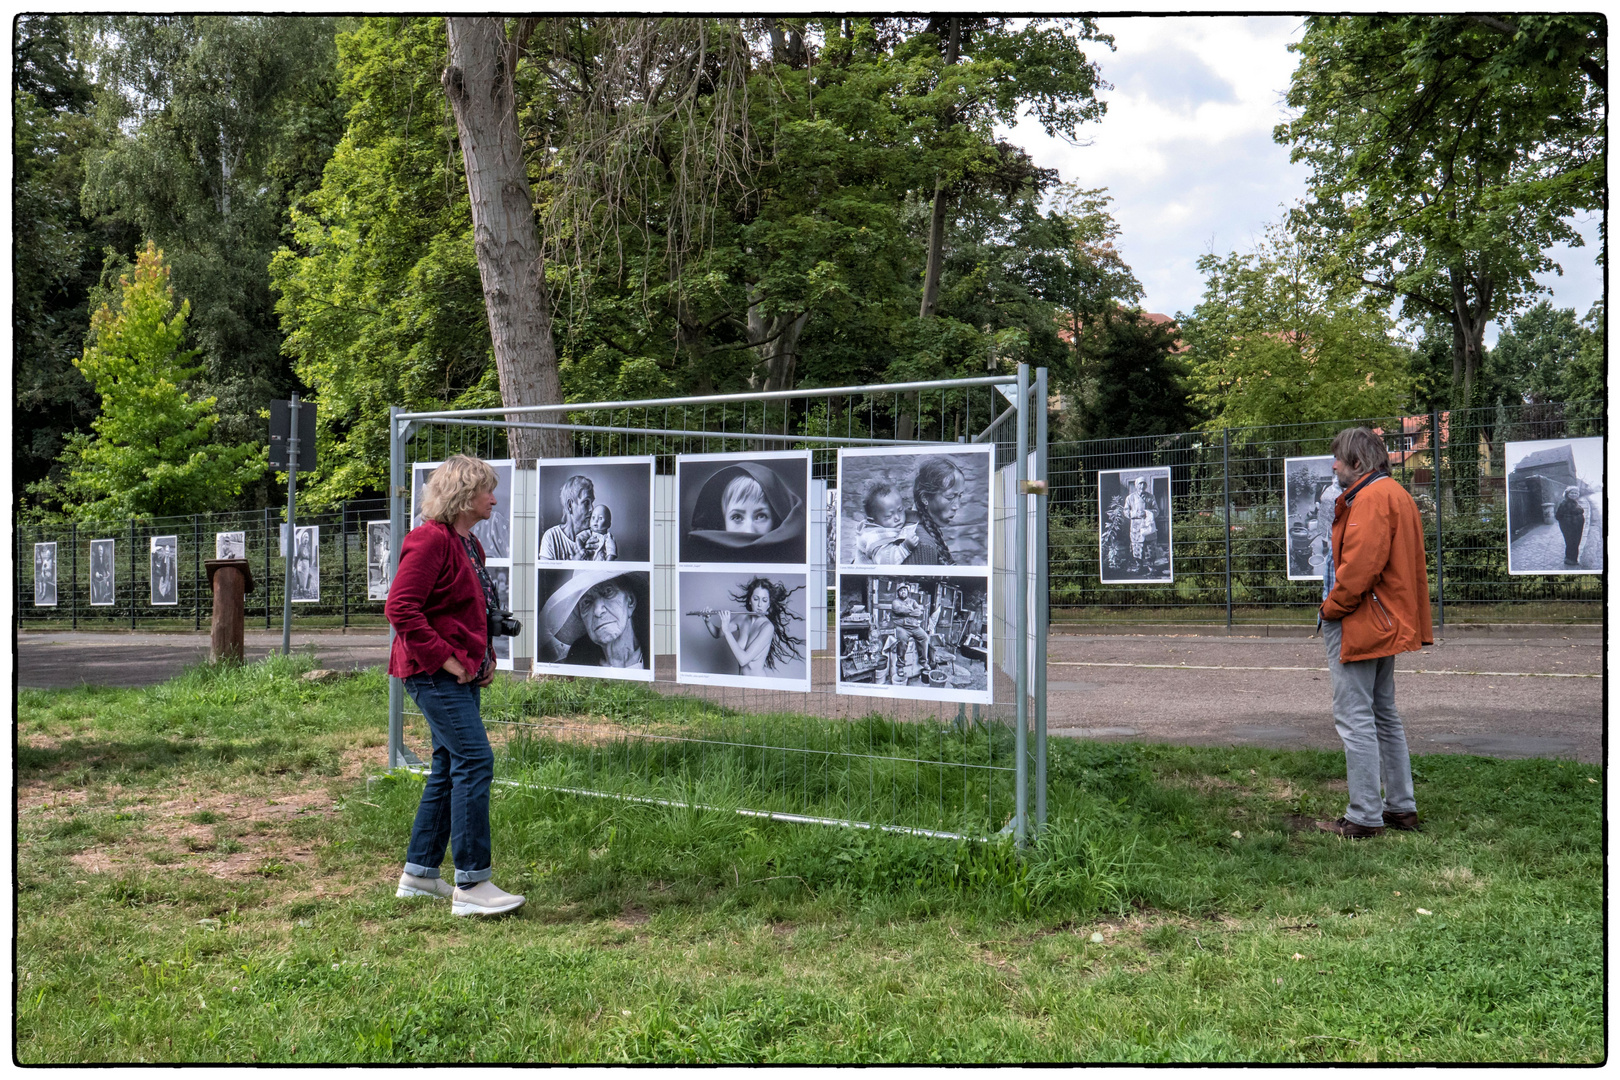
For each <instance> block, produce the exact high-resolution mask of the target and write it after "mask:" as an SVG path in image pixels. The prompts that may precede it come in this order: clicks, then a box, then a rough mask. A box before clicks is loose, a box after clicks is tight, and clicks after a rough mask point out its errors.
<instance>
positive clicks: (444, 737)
mask: <svg viewBox="0 0 1620 1080" xmlns="http://www.w3.org/2000/svg"><path fill="white" fill-rule="evenodd" d="M404 682H405V691H406V692H407V693H408V694H410V695H411V698H412V700H414V701H415V702H416V704H417V707H418V708H420V709H421V710H422V715H423V716H424V717H426V718H427V722H428V730H429V731H430V732H432V734H433V771H432V772H431V773H429V774H428V778H427V786H426V787H424V788H423V789H422V802H421V804H420V805H419V806H417V808H416V823H415V824H414V825H412V826H411V844H410V847H408V848H407V849H406V850H405V872H406V873H407V874H415V875H416V876H417V877H426V878H436V877H438V876H439V864H440V863H442V862H444V851H445V847H446V846H449V847H450V848H451V849H452V850H453V852H454V854H455V860H456V884H457V885H462V886H469V885H476V884H477V883H478V882H480V881H487V880H489V878H490V876H491V875H492V874H493V873H494V872H495V871H493V870H492V869H490V865H489V861H490V860H489V785H490V781H491V780H493V779H494V778H495V752H494V751H493V750H491V749H490V747H489V736H488V735H487V734H485V732H484V721H483V719H482V718H481V717H480V716H479V715H478V687H476V686H474V685H473V684H472V683H458V682H456V677H455V676H454V675H452V674H450V673H449V672H448V671H444V670H443V669H441V670H439V671H435V672H433V673H432V674H423V675H411V676H408V677H407V678H406V679H405V680H404Z"/></svg>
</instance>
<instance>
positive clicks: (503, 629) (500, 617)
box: [485, 608, 523, 638]
mask: <svg viewBox="0 0 1620 1080" xmlns="http://www.w3.org/2000/svg"><path fill="white" fill-rule="evenodd" d="M485 630H486V632H487V633H488V634H489V636H490V637H491V638H498V637H517V636H518V635H519V634H521V633H523V624H522V623H520V622H518V621H517V620H516V619H514V618H513V617H512V613H511V612H510V611H507V610H505V609H504V608H503V609H500V610H497V611H491V612H490V613H489V621H488V624H487V625H486V627H485Z"/></svg>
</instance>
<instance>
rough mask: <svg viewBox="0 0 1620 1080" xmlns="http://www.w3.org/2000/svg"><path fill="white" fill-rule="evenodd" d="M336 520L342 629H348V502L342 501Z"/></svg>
mask: <svg viewBox="0 0 1620 1080" xmlns="http://www.w3.org/2000/svg"><path fill="white" fill-rule="evenodd" d="M342 514H343V516H342V517H341V518H339V519H338V543H340V544H342V545H343V629H345V630H347V629H348V628H349V500H348V499H344V500H343V510H342Z"/></svg>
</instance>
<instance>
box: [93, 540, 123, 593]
mask: <svg viewBox="0 0 1620 1080" xmlns="http://www.w3.org/2000/svg"><path fill="white" fill-rule="evenodd" d="M116 550H117V541H116V540H92V541H90V606H91V607H111V606H112V605H113V603H114V601H115V600H116V599H117V591H116V589H117V581H118V577H117V573H116V572H115V569H114V568H115V566H116V562H115V560H114V556H115V554H116Z"/></svg>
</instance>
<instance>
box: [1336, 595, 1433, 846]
mask: <svg viewBox="0 0 1620 1080" xmlns="http://www.w3.org/2000/svg"><path fill="white" fill-rule="evenodd" d="M1342 639H1343V628H1342V627H1341V626H1340V623H1339V620H1338V619H1323V620H1322V642H1323V644H1324V645H1326V647H1327V661H1328V675H1329V676H1330V678H1331V682H1332V686H1333V723H1334V726H1336V727H1337V728H1338V729H1339V738H1340V739H1341V740H1343V742H1344V764H1345V773H1346V779H1347V780H1348V782H1349V786H1350V805H1349V807H1348V808H1346V810H1345V812H1344V816H1345V817H1346V818H1348V819H1349V820H1351V821H1353V822H1355V823H1356V824H1357V825H1367V826H1372V827H1375V828H1377V827H1382V826H1383V824H1384V811H1385V810H1388V811H1390V812H1391V813H1407V812H1410V811H1414V810H1416V809H1417V800H1416V798H1414V796H1413V793H1412V761H1411V758H1410V757H1408V756H1407V751H1406V727H1405V725H1404V724H1402V723H1401V714H1400V713H1398V712H1396V711H1395V658H1394V657H1393V656H1380V657H1378V658H1377V659H1375V660H1352V661H1351V662H1350V663H1348V664H1346V663H1344V662H1343V661H1342V660H1340V659H1339V644H1340V642H1341V640H1342Z"/></svg>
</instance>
